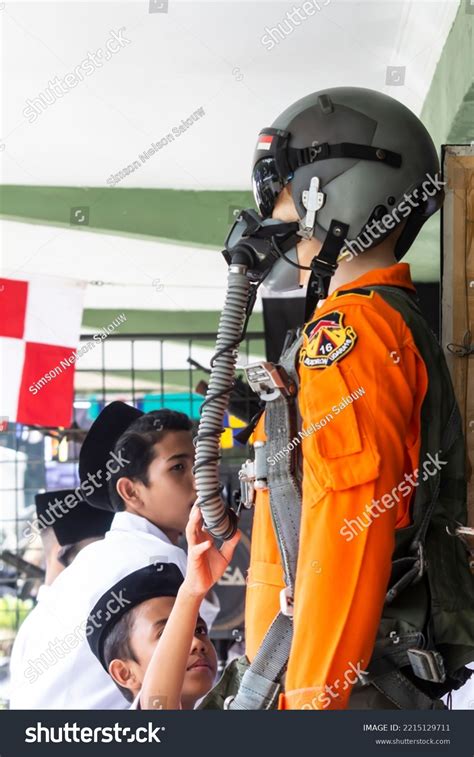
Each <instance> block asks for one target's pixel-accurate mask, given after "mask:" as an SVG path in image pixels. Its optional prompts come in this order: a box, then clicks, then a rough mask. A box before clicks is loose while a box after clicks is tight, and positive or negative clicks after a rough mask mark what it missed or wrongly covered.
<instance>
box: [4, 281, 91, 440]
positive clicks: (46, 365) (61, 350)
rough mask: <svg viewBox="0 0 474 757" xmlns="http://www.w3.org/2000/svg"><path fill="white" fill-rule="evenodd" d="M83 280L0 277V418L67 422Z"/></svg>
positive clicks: (44, 423)
mask: <svg viewBox="0 0 474 757" xmlns="http://www.w3.org/2000/svg"><path fill="white" fill-rule="evenodd" d="M84 291H85V282H83V281H75V280H71V279H60V278H56V277H44V276H28V277H25V278H24V279H19V278H3V279H2V278H0V357H1V377H2V381H1V389H0V417H1V418H3V419H8V421H9V422H13V423H14V422H17V423H25V424H30V425H40V426H69V424H70V423H71V420H72V409H73V400H74V367H75V359H76V355H75V353H76V350H77V347H78V344H79V334H80V328H81V322H82V310H83V303H84Z"/></svg>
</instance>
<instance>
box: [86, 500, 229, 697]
mask: <svg viewBox="0 0 474 757" xmlns="http://www.w3.org/2000/svg"><path fill="white" fill-rule="evenodd" d="M186 539H187V542H188V564H187V569H186V576H185V578H184V580H183V577H182V575H181V573H180V571H179V570H178V569H177V568H176V566H175V565H172V564H170V563H161V564H157V565H148V566H147V567H146V568H142V569H140V570H137V571H135V572H134V573H132V574H129V575H128V576H125V577H124V578H123V579H122V580H121V581H119V582H118V583H117V584H115V585H114V586H113V587H111V588H110V589H109V590H108V591H107V592H106V593H105V594H104V595H103V596H102V597H100V599H99V600H98V602H97V603H96V604H95V606H94V608H93V609H92V611H91V613H90V615H89V617H88V626H87V627H88V631H89V633H88V642H89V646H90V648H91V650H92V652H93V654H94V655H95V656H96V657H97V659H98V660H99V661H100V663H101V665H102V666H103V668H104V670H107V671H108V673H109V675H110V676H111V678H112V679H113V680H114V681H115V683H116V684H117V686H118V688H119V689H120V691H121V692H122V693H123V695H124V697H125V698H126V699H127V701H128V702H131V703H132V705H131V707H130V709H147V710H152V709H163V710H174V709H183V710H190V709H194V707H195V705H196V702H197V701H198V700H200V699H202V697H203V696H204V695H205V694H207V693H208V692H209V691H210V689H211V688H212V686H213V684H214V682H215V677H216V672H217V657H216V652H215V649H214V646H213V644H212V642H211V640H210V639H209V636H208V631H207V627H206V624H205V622H204V621H203V619H202V618H201V617H200V615H199V608H200V605H201V603H202V600H203V598H204V597H205V596H206V594H207V592H208V591H209V589H211V588H212V586H213V585H214V584H215V583H216V581H218V580H219V578H220V577H221V576H222V575H223V573H224V572H225V570H226V568H227V566H228V564H229V562H230V561H231V559H232V555H233V553H234V550H235V547H236V546H237V543H238V541H239V539H240V532H237V533H236V534H235V535H234V536H233V538H232V539H230V540H229V541H227V542H224V543H223V545H222V547H221V549H220V550H218V549H217V548H216V546H215V544H214V543H213V540H212V539H211V537H210V536H209V534H207V533H206V532H204V531H203V528H202V516H201V512H200V510H199V509H198V508H197V507H196V506H195V507H194V508H193V510H192V512H191V516H190V519H189V522H188V525H187V528H186ZM120 592H123V593H124V594H125V595H126V597H127V599H128V605H127V606H125V607H123V608H121V609H120V610H119V611H118V612H117V613H116V614H114V615H111V614H109V616H108V618H107V619H106V620H104V621H103V622H102V623H98V622H97V619H98V618H104V617H105V615H106V608H107V607H108V606H109V605H110V602H111V599H112V598H113V597H114V596H117V594H119V593H120Z"/></svg>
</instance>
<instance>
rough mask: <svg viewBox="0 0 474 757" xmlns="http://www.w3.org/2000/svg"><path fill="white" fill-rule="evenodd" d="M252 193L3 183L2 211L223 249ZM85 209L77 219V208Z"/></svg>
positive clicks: (8, 215) (42, 220)
mask: <svg viewBox="0 0 474 757" xmlns="http://www.w3.org/2000/svg"><path fill="white" fill-rule="evenodd" d="M251 206H253V197H252V193H251V192H242V191H237V190H234V191H222V192H218V191H200V192H193V191H189V190H177V189H139V188H132V189H125V188H120V187H117V188H110V187H41V186H23V185H12V184H8V185H7V184H5V185H3V186H0V215H1V216H3V217H5V218H10V219H14V220H20V221H27V222H29V223H40V224H52V225H55V226H68V227H71V228H75V229H79V230H80V229H81V228H87V229H89V230H93V231H102V232H109V233H114V234H126V235H132V236H134V237H153V238H155V239H161V240H167V241H172V242H174V243H176V242H178V243H182V244H186V243H188V244H192V245H202V246H206V247H222V243H223V241H224V239H225V237H226V235H227V232H228V230H229V226H230V224H231V223H232V220H233V218H234V217H235V211H236V210H239V209H241V208H248V207H251ZM75 208H81V209H86V211H85V212H82V214H81V216H80V218H85V219H86V220H85V221H83V222H82V223H81V224H78V223H77V222H75V216H74V209H75Z"/></svg>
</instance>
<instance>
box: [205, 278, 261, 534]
mask: <svg viewBox="0 0 474 757" xmlns="http://www.w3.org/2000/svg"><path fill="white" fill-rule="evenodd" d="M247 270H248V269H247V266H245V265H240V264H231V265H230V266H229V275H228V279H227V292H226V298H225V302H224V308H223V310H222V314H221V318H220V321H219V328H218V332H217V340H216V352H215V355H214V357H213V359H212V361H211V368H212V371H211V376H210V379H209V386H208V390H207V394H206V399H205V400H204V403H203V405H202V408H201V420H200V422H199V429H198V434H197V438H196V460H195V465H194V474H195V480H196V489H197V494H198V501H197V504H198V506H199V507H200V508H201V510H202V513H203V519H204V522H205V526H206V529H207V531H209V533H210V534H211V535H212V536H214V537H217V538H219V539H230V538H231V536H232V535H233V534H234V533H235V530H236V528H237V518H236V517H235V516H234V517H233V513H232V512H230V514H229V511H228V510H227V508H226V505H225V503H224V501H223V499H222V497H221V490H222V486H221V485H220V481H219V459H220V451H219V450H220V436H221V433H222V424H223V420H224V413H225V411H226V409H227V405H228V402H229V394H230V392H231V390H232V386H233V380H234V375H235V366H236V362H237V356H238V346H239V343H240V341H241V340H242V332H243V329H244V324H245V321H246V317H247V313H246V309H247V302H248V295H249V289H250V282H249V280H248V278H247Z"/></svg>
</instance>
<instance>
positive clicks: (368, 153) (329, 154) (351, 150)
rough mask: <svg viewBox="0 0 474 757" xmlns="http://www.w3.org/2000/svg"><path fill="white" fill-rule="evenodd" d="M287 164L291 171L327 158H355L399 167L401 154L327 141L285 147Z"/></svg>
mask: <svg viewBox="0 0 474 757" xmlns="http://www.w3.org/2000/svg"><path fill="white" fill-rule="evenodd" d="M287 156H288V164H289V166H290V168H291V170H292V171H296V169H297V168H300V167H301V166H306V165H308V164H309V163H315V162H316V161H318V160H327V159H328V158H355V159H356V160H373V161H376V162H377V163H385V164H386V165H387V166H393V168H400V166H401V165H402V156H401V155H400V153H398V152H393V151H392V150H385V149H384V148H383V147H371V146H370V145H358V144H356V143H354V142H340V143H339V144H336V145H330V144H329V143H328V142H323V143H322V144H318V145H313V146H312V147H287Z"/></svg>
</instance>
